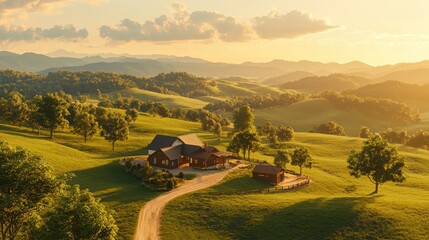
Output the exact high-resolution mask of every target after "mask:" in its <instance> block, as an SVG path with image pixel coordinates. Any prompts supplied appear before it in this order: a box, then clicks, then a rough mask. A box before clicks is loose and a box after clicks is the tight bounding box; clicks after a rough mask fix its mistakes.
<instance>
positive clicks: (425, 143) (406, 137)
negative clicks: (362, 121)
mask: <svg viewBox="0 0 429 240" xmlns="http://www.w3.org/2000/svg"><path fill="white" fill-rule="evenodd" d="M371 134H372V133H371V132H370V130H369V128H367V127H362V128H361V130H360V132H359V135H358V136H359V137H361V138H368V137H369V136H370V135H371ZM378 135H380V137H381V138H383V139H384V140H385V141H387V142H389V143H396V144H404V145H407V146H410V147H415V148H422V149H426V150H429V131H423V130H419V131H417V132H415V133H414V134H412V135H411V134H409V133H408V131H406V130H400V131H395V130H393V129H392V128H387V129H386V130H385V131H381V132H379V133H378Z"/></svg>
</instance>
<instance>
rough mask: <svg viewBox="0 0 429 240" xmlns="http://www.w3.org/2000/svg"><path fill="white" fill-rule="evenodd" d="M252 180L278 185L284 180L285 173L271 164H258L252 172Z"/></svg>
mask: <svg viewBox="0 0 429 240" xmlns="http://www.w3.org/2000/svg"><path fill="white" fill-rule="evenodd" d="M252 175H253V178H255V179H259V180H263V181H267V182H270V183H274V184H276V185H277V184H279V183H280V182H282V181H283V180H284V177H285V171H284V169H282V168H278V167H274V166H273V165H271V164H258V165H256V166H255V168H254V169H253V171H252Z"/></svg>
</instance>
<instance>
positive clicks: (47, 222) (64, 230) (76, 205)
mask: <svg viewBox="0 0 429 240" xmlns="http://www.w3.org/2000/svg"><path fill="white" fill-rule="evenodd" d="M43 217H44V221H43V224H41V226H38V227H37V228H36V229H34V230H33V232H32V234H31V237H30V239H34V240H44V239H106V240H107V239H109V240H110V239H111V240H113V239H115V237H116V235H117V232H118V227H117V226H116V224H115V220H114V219H113V217H112V215H111V214H110V213H109V212H108V211H107V210H106V209H105V207H104V205H103V204H101V203H100V200H99V199H96V198H95V197H94V196H93V195H92V194H91V193H90V192H89V191H88V190H81V189H80V188H79V186H77V185H76V186H73V187H70V188H69V189H68V190H67V191H65V192H64V194H63V195H62V196H61V197H60V199H59V200H58V201H57V204H55V205H54V207H53V208H52V209H50V210H49V211H48V212H47V213H46V214H45V215H44V216H43Z"/></svg>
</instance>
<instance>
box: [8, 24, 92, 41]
mask: <svg viewBox="0 0 429 240" xmlns="http://www.w3.org/2000/svg"><path fill="white" fill-rule="evenodd" d="M87 37H88V31H87V30H86V29H76V28H75V27H74V26H73V25H64V26H61V25H56V26H54V27H52V28H47V29H43V28H24V27H13V26H11V27H6V26H0V41H1V42H13V41H32V40H44V39H56V40H62V41H75V40H79V39H86V38H87Z"/></svg>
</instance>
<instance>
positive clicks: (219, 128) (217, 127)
mask: <svg viewBox="0 0 429 240" xmlns="http://www.w3.org/2000/svg"><path fill="white" fill-rule="evenodd" d="M213 133H214V134H215V135H216V136H217V137H218V138H220V136H221V135H222V125H220V123H216V124H215V125H214V127H213Z"/></svg>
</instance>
